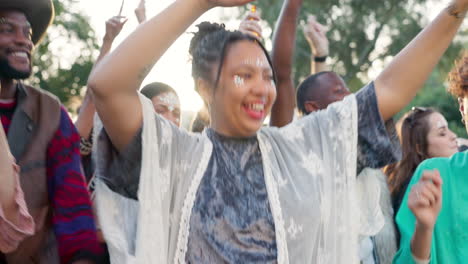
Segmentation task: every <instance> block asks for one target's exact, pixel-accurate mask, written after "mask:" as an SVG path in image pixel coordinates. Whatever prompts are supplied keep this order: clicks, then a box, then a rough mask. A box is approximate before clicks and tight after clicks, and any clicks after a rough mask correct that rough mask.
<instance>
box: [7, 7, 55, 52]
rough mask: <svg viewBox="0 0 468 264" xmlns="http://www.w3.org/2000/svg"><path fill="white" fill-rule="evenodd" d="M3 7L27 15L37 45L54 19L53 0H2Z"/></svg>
mask: <svg viewBox="0 0 468 264" xmlns="http://www.w3.org/2000/svg"><path fill="white" fill-rule="evenodd" d="M1 9H16V10H19V11H21V12H23V13H24V14H25V15H26V18H27V19H28V21H29V23H30V24H31V28H32V41H33V43H34V45H37V44H38V43H39V42H40V41H41V39H42V38H43V37H44V35H45V32H46V30H47V28H48V27H49V25H50V24H52V21H53V20H54V5H53V3H52V0H0V10H1Z"/></svg>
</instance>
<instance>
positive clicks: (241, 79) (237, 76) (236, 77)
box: [234, 75, 244, 87]
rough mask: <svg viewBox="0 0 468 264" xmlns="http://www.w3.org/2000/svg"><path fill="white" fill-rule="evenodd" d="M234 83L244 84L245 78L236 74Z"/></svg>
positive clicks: (237, 84) (238, 85)
mask: <svg viewBox="0 0 468 264" xmlns="http://www.w3.org/2000/svg"><path fill="white" fill-rule="evenodd" d="M234 84H235V85H236V86H237V87H240V86H243V85H244V78H242V77H240V76H239V75H234Z"/></svg>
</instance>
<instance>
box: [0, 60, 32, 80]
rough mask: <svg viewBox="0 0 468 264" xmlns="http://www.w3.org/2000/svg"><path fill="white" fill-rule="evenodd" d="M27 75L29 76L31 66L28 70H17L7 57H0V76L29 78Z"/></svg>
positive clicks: (16, 78)
mask: <svg viewBox="0 0 468 264" xmlns="http://www.w3.org/2000/svg"><path fill="white" fill-rule="evenodd" d="M29 76H31V68H30V69H29V70H28V71H18V70H17V69H15V68H13V67H11V65H10V63H8V60H7V59H5V58H0V78H2V79H3V78H4V79H14V80H22V79H27V78H29Z"/></svg>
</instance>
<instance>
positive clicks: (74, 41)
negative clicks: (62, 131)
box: [28, 0, 99, 110]
mask: <svg viewBox="0 0 468 264" xmlns="http://www.w3.org/2000/svg"><path fill="white" fill-rule="evenodd" d="M53 2H54V6H55V20H54V23H53V25H52V26H51V27H50V28H49V29H48V34H47V36H46V37H45V38H44V39H43V41H42V43H41V44H40V45H38V46H37V47H36V49H35V51H34V55H33V76H32V77H31V78H30V79H29V80H28V82H29V83H30V84H31V85H33V86H36V87H40V88H42V89H44V90H47V91H49V92H51V93H53V94H55V95H56V96H57V97H58V98H60V100H61V101H62V103H63V104H64V105H65V106H67V107H68V108H70V106H71V105H70V103H71V102H72V99H73V98H75V97H79V96H80V92H81V89H82V88H83V87H84V86H85V85H86V82H87V79H88V75H89V73H90V71H91V68H92V67H93V64H94V61H95V58H96V53H97V50H98V48H99V47H98V45H97V40H96V36H95V32H94V30H93V28H92V27H91V26H90V24H89V22H88V21H89V18H88V17H87V16H85V15H84V14H81V13H79V12H78V8H77V7H76V4H75V3H74V2H73V1H67V0H54V1H53ZM69 110H71V109H69Z"/></svg>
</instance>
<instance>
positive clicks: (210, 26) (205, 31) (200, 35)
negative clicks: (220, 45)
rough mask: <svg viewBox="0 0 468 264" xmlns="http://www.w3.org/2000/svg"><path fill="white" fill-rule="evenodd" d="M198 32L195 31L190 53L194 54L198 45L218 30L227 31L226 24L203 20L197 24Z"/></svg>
mask: <svg viewBox="0 0 468 264" xmlns="http://www.w3.org/2000/svg"><path fill="white" fill-rule="evenodd" d="M197 28H198V32H196V33H194V36H193V38H192V40H191V41H190V48H189V53H190V54H191V55H192V56H193V53H194V51H195V49H196V48H197V47H198V45H199V44H200V42H201V41H202V40H203V39H204V38H205V37H206V36H208V35H210V34H212V33H214V32H218V31H226V29H225V26H224V24H218V23H211V22H207V21H205V22H202V23H200V24H198V25H197Z"/></svg>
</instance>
